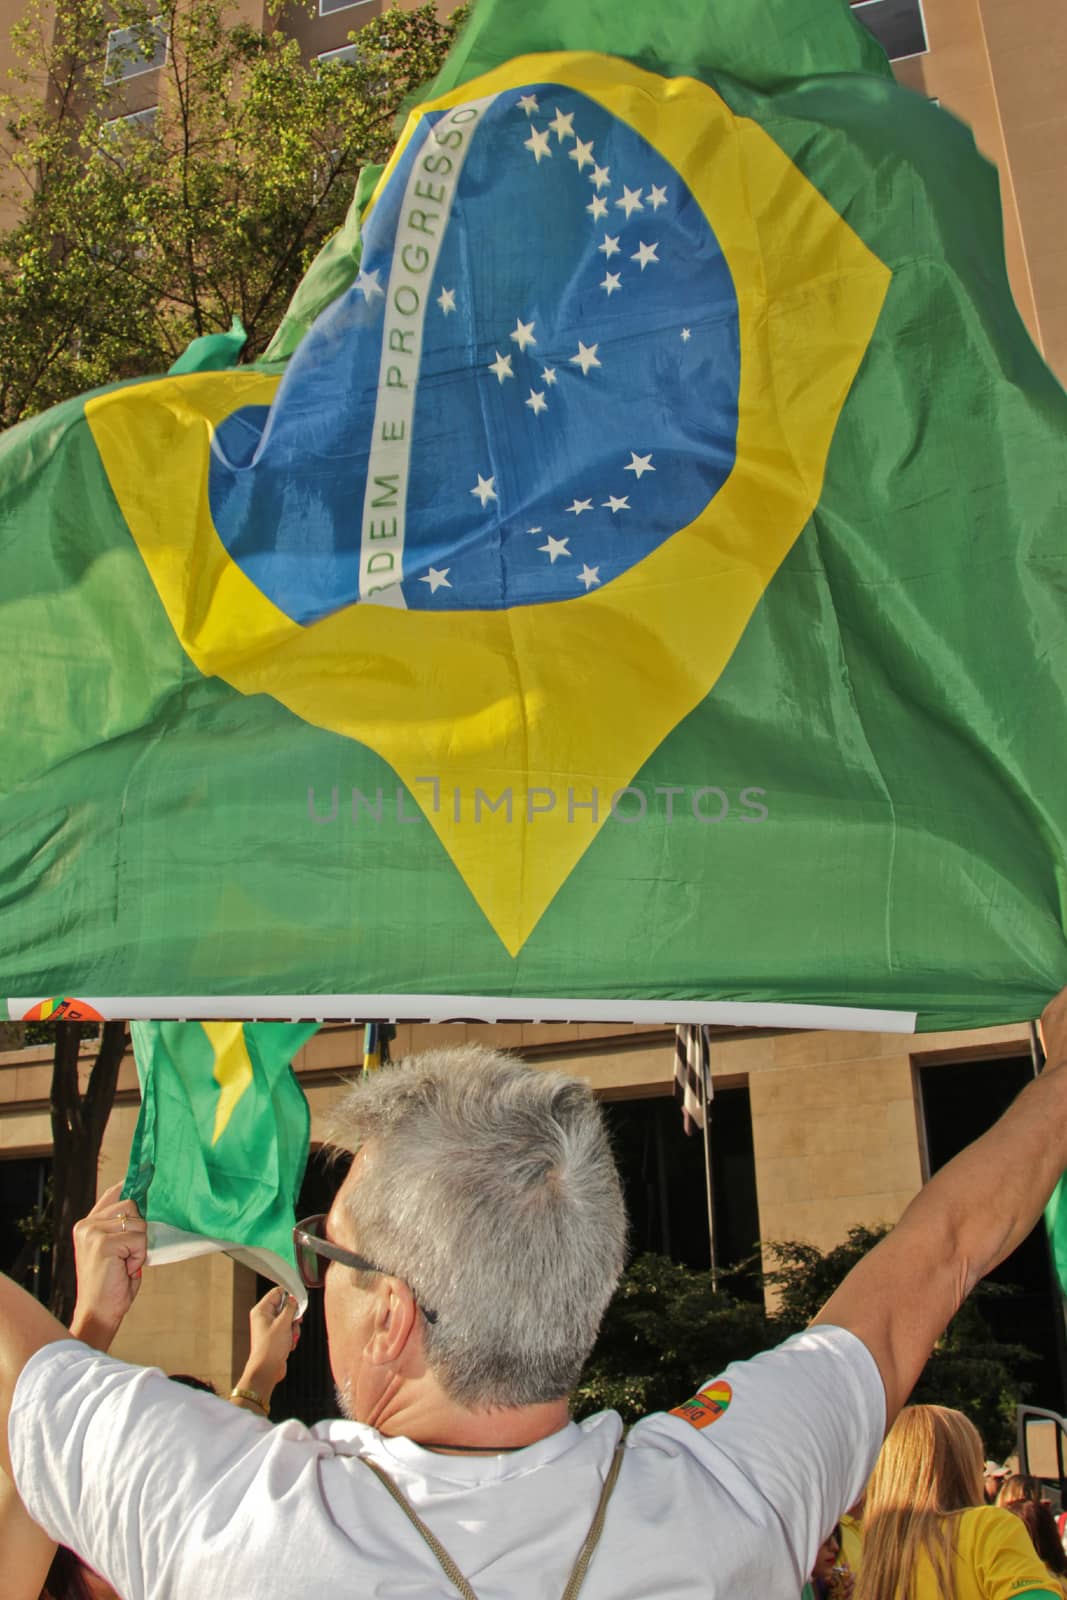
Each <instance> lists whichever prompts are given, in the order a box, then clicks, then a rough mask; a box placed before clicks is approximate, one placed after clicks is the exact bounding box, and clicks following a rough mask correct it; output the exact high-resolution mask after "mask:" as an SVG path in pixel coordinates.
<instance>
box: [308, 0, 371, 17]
mask: <svg viewBox="0 0 1067 1600" xmlns="http://www.w3.org/2000/svg"><path fill="white" fill-rule="evenodd" d="M369 4H370V0H319V16H320V17H328V16H330V15H331V14H332V13H333V12H334V11H354V10H355V9H356V7H357V6H365V5H369Z"/></svg>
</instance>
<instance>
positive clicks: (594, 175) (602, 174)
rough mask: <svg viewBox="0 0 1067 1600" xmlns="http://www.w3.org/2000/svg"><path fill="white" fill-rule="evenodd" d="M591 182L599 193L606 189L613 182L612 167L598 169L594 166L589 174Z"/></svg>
mask: <svg viewBox="0 0 1067 1600" xmlns="http://www.w3.org/2000/svg"><path fill="white" fill-rule="evenodd" d="M589 182H590V183H591V184H592V185H593V187H594V188H595V189H596V190H597V191H598V192H599V190H601V189H606V188H607V186H608V184H609V183H610V182H611V169H610V167H598V166H596V165H595V164H594V166H593V170H592V172H591V173H590V174H589Z"/></svg>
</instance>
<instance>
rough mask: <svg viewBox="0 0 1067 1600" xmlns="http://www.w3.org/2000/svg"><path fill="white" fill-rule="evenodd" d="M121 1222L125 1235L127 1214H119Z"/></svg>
mask: <svg viewBox="0 0 1067 1600" xmlns="http://www.w3.org/2000/svg"><path fill="white" fill-rule="evenodd" d="M119 1222H120V1223H121V1224H122V1231H123V1233H125V1232H126V1213H125V1212H124V1211H120V1212H119Z"/></svg>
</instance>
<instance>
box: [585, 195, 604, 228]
mask: <svg viewBox="0 0 1067 1600" xmlns="http://www.w3.org/2000/svg"><path fill="white" fill-rule="evenodd" d="M585 209H586V210H587V211H588V212H589V214H590V215H591V217H592V219H593V221H594V222H598V221H599V220H600V218H601V217H606V216H607V214H608V203H607V201H606V200H601V198H600V196H599V195H598V194H595V195H594V196H593V198H592V200H591V201H590V202H589V204H588V205H587V206H586V208H585Z"/></svg>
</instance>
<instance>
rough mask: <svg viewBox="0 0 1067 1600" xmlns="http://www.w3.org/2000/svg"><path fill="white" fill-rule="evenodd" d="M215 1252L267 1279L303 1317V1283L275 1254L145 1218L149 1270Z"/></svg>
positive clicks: (285, 1262)
mask: <svg viewBox="0 0 1067 1600" xmlns="http://www.w3.org/2000/svg"><path fill="white" fill-rule="evenodd" d="M215 1251H221V1252H222V1253H223V1254H224V1255H228V1256H231V1257H232V1258H233V1260H234V1261H239V1262H240V1263H241V1265H242V1266H244V1267H251V1269H252V1271H253V1272H257V1273H259V1274H260V1276H261V1277H264V1278H271V1279H272V1280H273V1281H274V1282H275V1283H276V1284H278V1286H279V1288H282V1289H286V1290H287V1291H288V1292H289V1294H291V1295H292V1296H293V1298H294V1299H295V1300H296V1303H297V1315H298V1316H301V1317H302V1316H303V1315H304V1312H305V1311H306V1310H307V1303H308V1292H307V1289H306V1288H305V1286H304V1283H303V1280H302V1279H301V1277H300V1274H299V1273H298V1272H297V1271H296V1270H295V1269H294V1268H293V1267H291V1266H290V1265H289V1263H288V1262H287V1261H284V1260H283V1259H282V1257H281V1256H280V1255H278V1254H276V1252H275V1251H273V1250H264V1249H260V1248H259V1247H258V1246H256V1245H247V1244H235V1243H234V1242H233V1240H232V1239H213V1238H209V1237H208V1236H207V1235H205V1234H201V1233H188V1232H187V1231H186V1230H185V1229H184V1228H176V1227H174V1225H173V1224H172V1223H170V1222H153V1221H152V1220H151V1219H149V1223H148V1255H147V1256H146V1258H145V1264H146V1265H147V1266H149V1267H166V1266H169V1265H170V1264H171V1263H172V1262H175V1261H192V1260H193V1259H194V1258H195V1257H196V1256H206V1255H211V1254H212V1253H214V1252H215Z"/></svg>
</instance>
